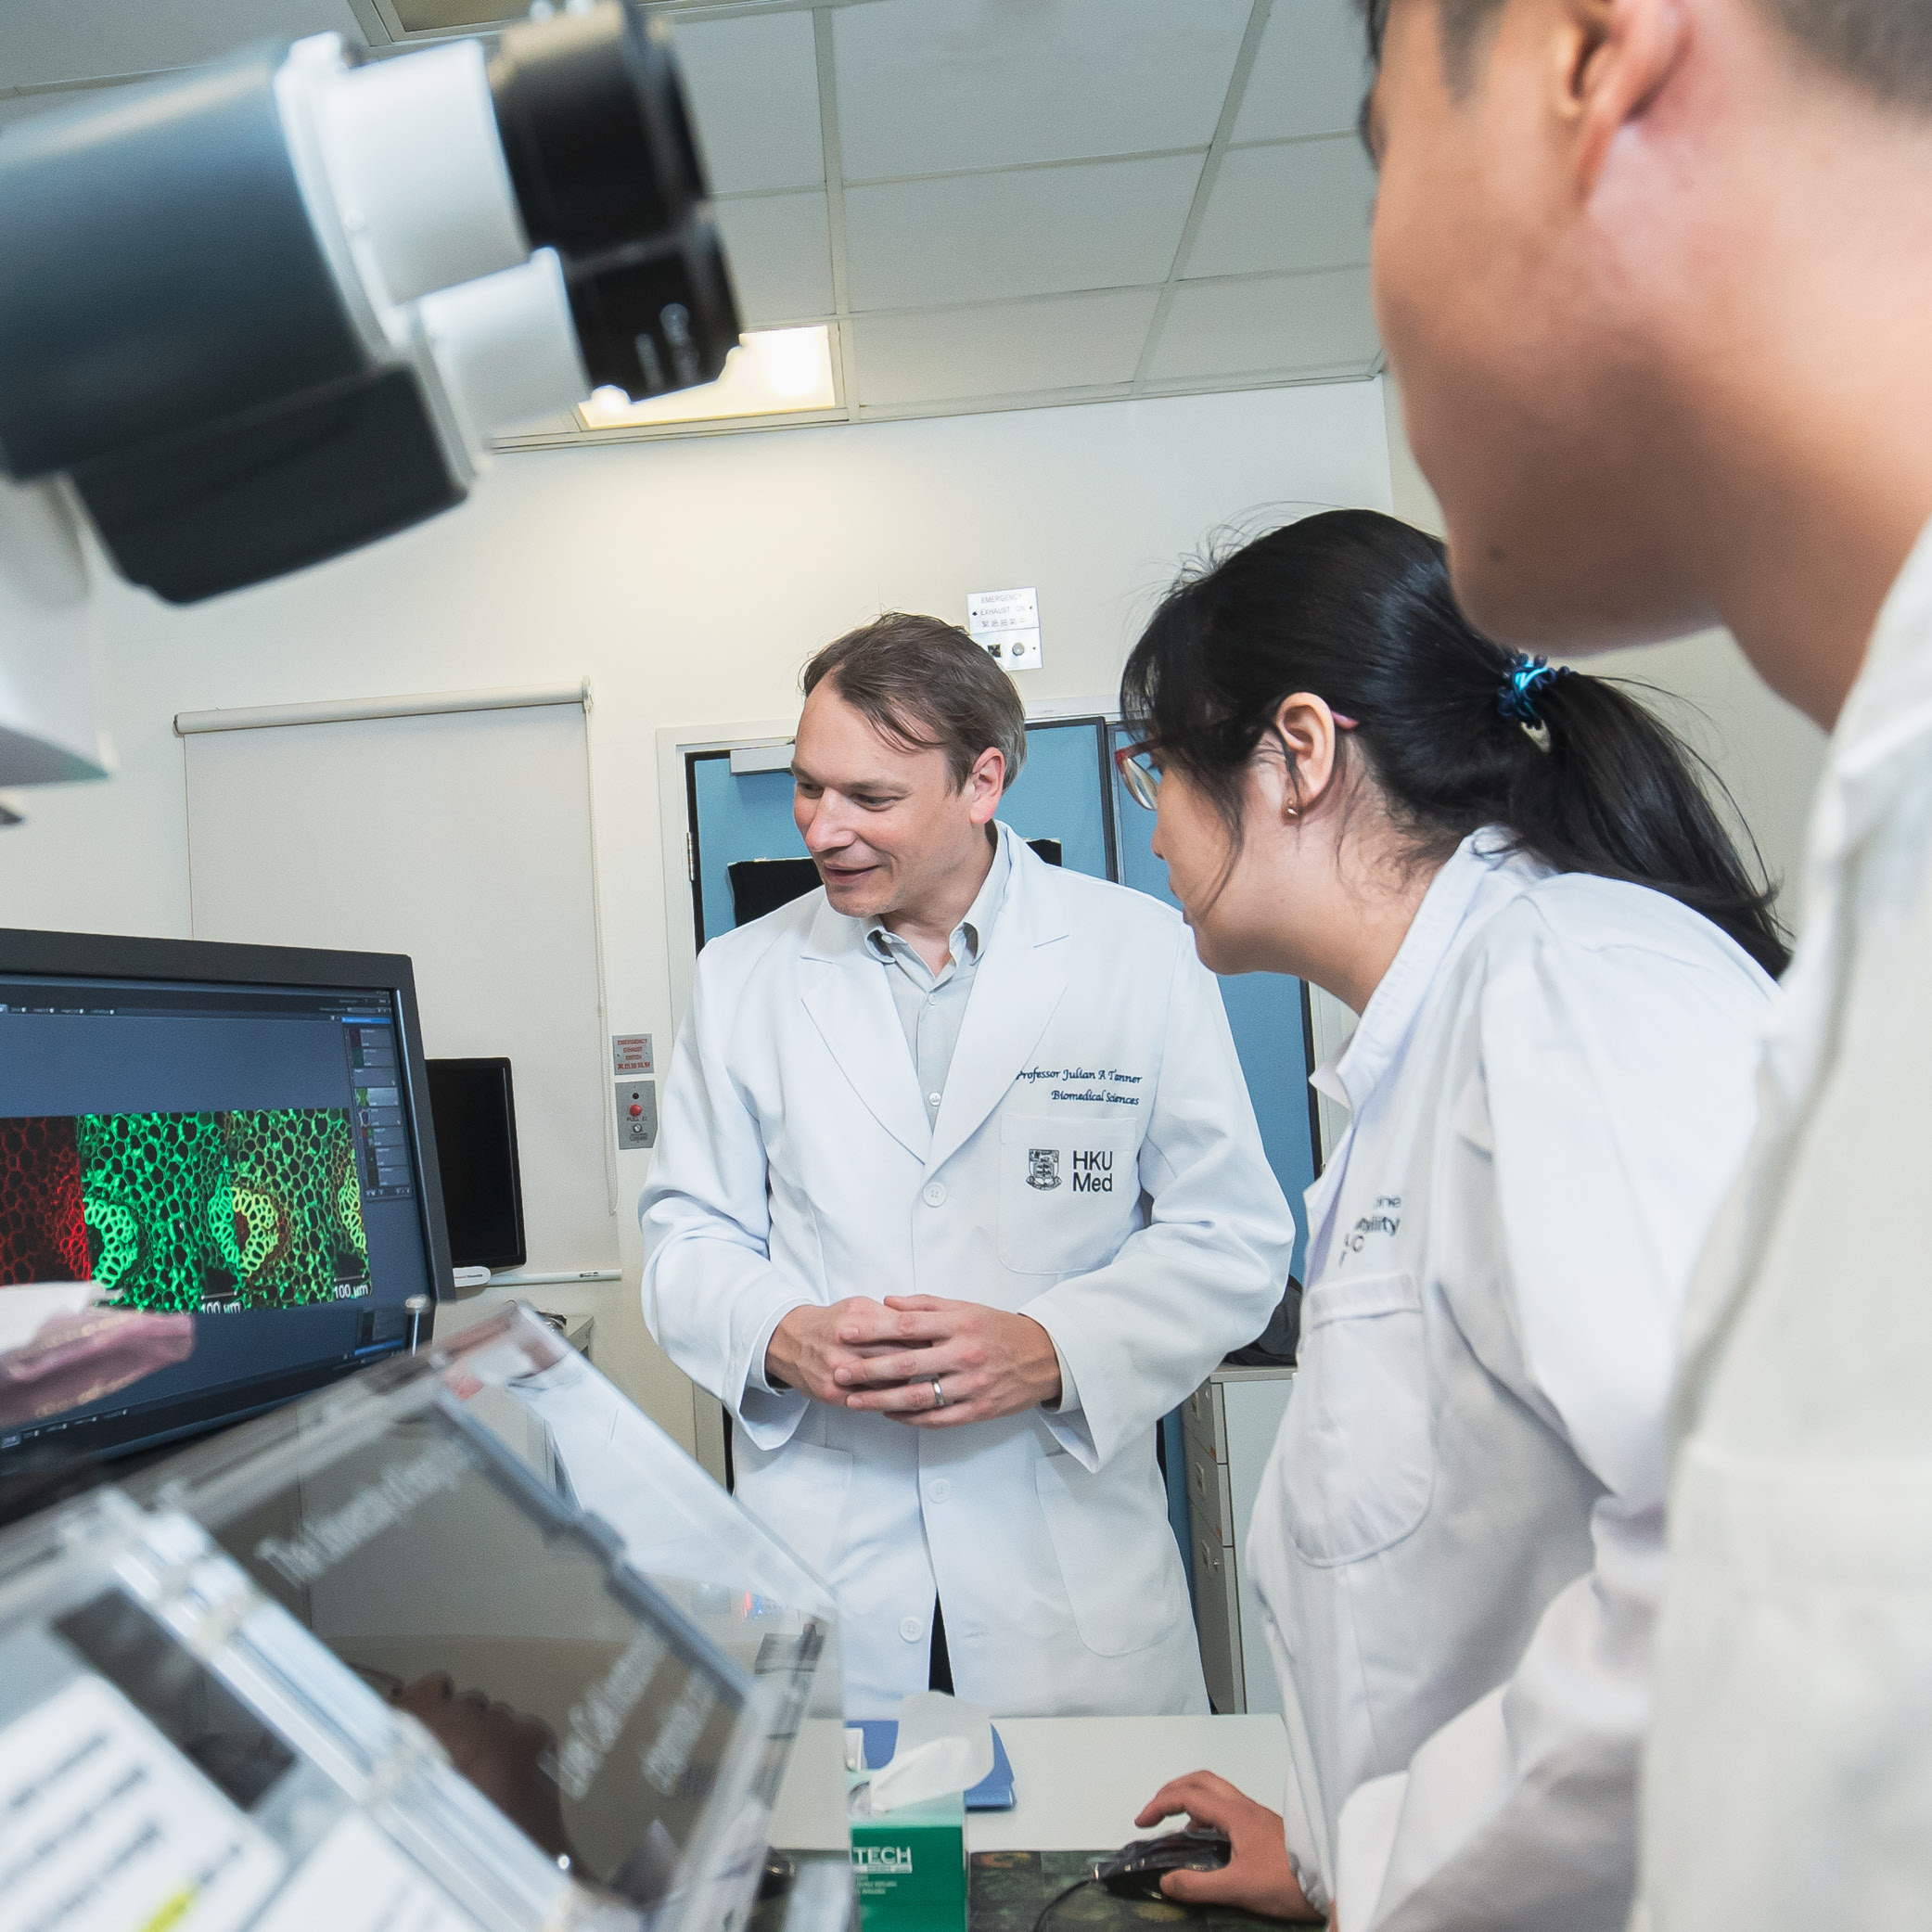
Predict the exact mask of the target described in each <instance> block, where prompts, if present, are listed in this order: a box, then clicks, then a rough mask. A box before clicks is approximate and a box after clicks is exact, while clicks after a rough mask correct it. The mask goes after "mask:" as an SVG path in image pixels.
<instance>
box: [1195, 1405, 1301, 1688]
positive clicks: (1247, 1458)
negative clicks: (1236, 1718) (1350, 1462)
mask: <svg viewBox="0 0 1932 1932" xmlns="http://www.w3.org/2000/svg"><path fill="white" fill-rule="evenodd" d="M1294 1385H1295V1371H1294V1370H1293V1369H1289V1368H1219V1369H1216V1370H1215V1371H1214V1373H1213V1374H1212V1375H1209V1377H1208V1379H1207V1380H1206V1381H1205V1382H1203V1383H1202V1384H1201V1386H1200V1387H1199V1388H1196V1390H1195V1392H1194V1393H1193V1394H1192V1395H1191V1396H1189V1397H1188V1398H1187V1401H1186V1402H1185V1403H1184V1405H1183V1408H1182V1412H1181V1438H1182V1442H1183V1444H1184V1447H1185V1450H1186V1455H1187V1504H1188V1511H1189V1515H1190V1516H1191V1517H1192V1527H1193V1545H1194V1547H1193V1552H1192V1554H1193V1558H1194V1614H1195V1623H1196V1627H1197V1629H1198V1630H1199V1631H1200V1640H1201V1669H1202V1671H1203V1673H1204V1674H1205V1675H1206V1677H1207V1680H1208V1695H1209V1698H1210V1699H1211V1700H1212V1702H1213V1705H1214V1708H1215V1709H1216V1710H1218V1711H1222V1712H1229V1711H1244V1710H1275V1711H1278V1710H1279V1709H1280V1708H1281V1692H1280V1690H1279V1688H1278V1687H1277V1686H1276V1684H1275V1681H1274V1669H1273V1664H1272V1663H1271V1662H1270V1661H1269V1657H1268V1644H1267V1639H1266V1638H1265V1637H1264V1636H1263V1635H1262V1631H1261V1606H1260V1599H1259V1598H1257V1597H1256V1595H1255V1593H1254V1588H1253V1586H1252V1584H1250V1583H1249V1582H1247V1580H1246V1579H1245V1578H1244V1577H1243V1576H1242V1573H1241V1571H1242V1561H1241V1552H1242V1547H1243V1545H1244V1544H1245V1543H1246V1542H1247V1530H1248V1525H1249V1524H1250V1523H1251V1522H1252V1520H1253V1518H1254V1506H1255V1494H1256V1491H1258V1490H1259V1489H1260V1485H1261V1472H1262V1470H1263V1469H1265V1468H1266V1466H1267V1464H1268V1458H1269V1456H1270V1455H1271V1454H1272V1453H1273V1450H1274V1438H1275V1436H1276V1434H1277V1433H1278V1432H1279V1430H1280V1428H1281V1419H1282V1416H1283V1415H1284V1414H1286V1410H1287V1406H1288V1395H1289V1392H1290V1390H1291V1389H1292V1388H1294Z"/></svg>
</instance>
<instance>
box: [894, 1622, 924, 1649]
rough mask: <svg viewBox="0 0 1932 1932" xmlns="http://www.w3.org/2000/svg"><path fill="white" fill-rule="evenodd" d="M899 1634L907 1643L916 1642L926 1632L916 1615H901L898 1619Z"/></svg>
mask: <svg viewBox="0 0 1932 1932" xmlns="http://www.w3.org/2000/svg"><path fill="white" fill-rule="evenodd" d="M899 1634H900V1635H901V1636H902V1637H903V1638H904V1639H905V1641H906V1642H907V1643H908V1644H916V1643H917V1642H918V1641H919V1639H920V1638H921V1637H923V1636H924V1635H925V1634H926V1626H925V1624H923V1623H922V1622H921V1621H920V1620H919V1619H918V1618H916V1617H902V1618H901V1619H899Z"/></svg>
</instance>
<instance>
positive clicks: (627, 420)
mask: <svg viewBox="0 0 1932 1932" xmlns="http://www.w3.org/2000/svg"><path fill="white" fill-rule="evenodd" d="M837 408H838V388H837V386H836V385H835V383H834V382H833V379H832V331H831V329H830V328H829V327H828V326H826V325H825V324H823V323H821V324H820V325H819V326H816V327H814V328H768V329H758V330H755V331H753V332H752V333H751V334H749V335H746V336H741V337H739V339H738V346H737V347H736V349H734V350H733V351H732V352H731V353H730V354H729V355H728V356H727V357H726V358H725V360H724V373H723V375H722V376H721V377H719V378H718V379H717V381H716V382H707V383H704V384H702V385H700V386H699V387H698V388H697V389H686V390H675V391H674V392H673V393H672V394H671V395H668V396H653V397H651V398H650V399H649V400H648V401H646V402H643V403H633V402H632V401H631V399H630V398H629V397H628V396H627V395H625V394H624V392H623V390H617V389H600V390H596V391H595V393H594V394H593V395H592V397H591V399H590V401H589V402H587V403H584V404H582V407H581V408H579V410H578V412H577V415H578V417H579V419H580V420H581V421H582V424H583V427H584V428H585V429H639V428H647V427H649V426H652V425H655V424H659V423H704V422H723V421H729V420H732V419H734V418H737V417H746V416H810V415H812V414H813V413H815V412H818V411H822V410H831V409H837Z"/></svg>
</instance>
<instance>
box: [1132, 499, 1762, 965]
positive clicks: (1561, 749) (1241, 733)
mask: <svg viewBox="0 0 1932 1932" xmlns="http://www.w3.org/2000/svg"><path fill="white" fill-rule="evenodd" d="M1521 668H1522V660H1521V659H1517V658H1516V657H1515V656H1514V655H1513V654H1512V653H1510V652H1508V651H1505V650H1503V648H1502V647H1501V646H1498V645H1496V644H1493V643H1491V641H1490V640H1489V639H1488V638H1487V637H1484V636H1483V635H1482V634H1481V633H1479V632H1478V631H1476V630H1474V629H1472V628H1471V627H1470V625H1469V623H1468V621H1466V620H1465V618H1464V616H1463V614H1462V612H1461V611H1460V610H1459V609H1458V608H1456V603H1455V599H1454V597H1453V595H1452V593H1451V590H1450V586H1449V569H1448V563H1447V559H1446V557H1445V554H1444V551H1443V548H1442V545H1441V544H1439V543H1438V542H1437V541H1436V539H1435V538H1433V537H1431V536H1428V535H1427V534H1426V533H1425V532H1423V531H1419V530H1414V529H1412V528H1411V527H1410V526H1409V525H1408V524H1406V523H1399V522H1397V521H1396V519H1395V518H1392V517H1384V516H1380V515H1378V514H1377V513H1375V511H1373V510H1334V511H1329V512H1326V513H1324V514H1323V515H1321V516H1316V517H1309V518H1303V519H1302V520H1301V521H1300V522H1299V523H1291V524H1289V525H1287V526H1286V528H1285V529H1282V530H1277V531H1273V532H1272V533H1271V534H1270V535H1268V536H1265V537H1262V538H1260V539H1259V540H1258V541H1257V542H1255V543H1252V544H1248V545H1247V546H1246V547H1245V548H1244V549H1241V550H1237V551H1235V553H1234V554H1233V555H1231V556H1228V557H1223V558H1222V559H1221V560H1220V561H1218V562H1215V563H1213V564H1211V565H1209V567H1207V568H1205V569H1199V570H1196V571H1192V572H1189V573H1188V574H1187V575H1185V576H1184V577H1183V578H1182V579H1181V581H1180V582H1178V583H1176V584H1175V585H1174V587H1173V588H1172V589H1171V591H1170V592H1169V593H1168V595H1167V596H1166V597H1165V598H1164V599H1163V600H1162V602H1161V605H1160V607H1159V608H1158V610H1157V611H1156V612H1155V614H1154V618H1153V621H1151V622H1150V623H1149V624H1148V626H1147V628H1146V630H1145V633H1144V634H1143V635H1142V637H1141V640H1140V642H1139V643H1138V644H1137V645H1136V646H1134V648H1133V651H1132V655H1131V656H1130V657H1129V659H1128V660H1127V668H1126V670H1125V672H1123V673H1122V674H1121V684H1120V705H1121V710H1122V713H1123V714H1124V716H1125V717H1126V718H1127V720H1128V721H1129V723H1130V725H1131V726H1132V729H1133V730H1134V731H1135V732H1136V734H1137V735H1139V736H1144V737H1146V738H1148V739H1151V740H1152V741H1153V742H1154V743H1155V744H1157V745H1158V748H1159V752H1160V756H1161V757H1162V759H1164V760H1165V761H1168V762H1170V763H1172V764H1174V765H1176V766H1178V767H1179V768H1180V769H1182V770H1183V771H1184V772H1185V773H1186V774H1187V775H1188V777H1189V778H1190V779H1191V780H1193V781H1194V783H1196V785H1198V786H1199V787H1201V789H1202V790H1203V791H1204V792H1206V793H1207V795H1208V796H1209V798H1210V799H1211V800H1213V802H1214V805H1215V807H1216V809H1217V811H1218V812H1220V814H1221V817H1222V822H1223V824H1224V825H1226V826H1227V828H1228V832H1229V836H1230V839H1231V841H1232V843H1231V851H1237V850H1238V849H1239V844H1240V838H1241V800H1242V796H1243V774H1244V773H1245V771H1246V768H1247V763H1248V761H1249V760H1250V759H1251V758H1252V757H1253V756H1254V753H1255V750H1256V748H1258V747H1259V746H1260V743H1261V740H1262V739H1263V737H1264V736H1268V735H1269V734H1270V733H1271V731H1272V729H1273V718H1274V713H1275V711H1276V710H1277V708H1278V707H1279V706H1280V704H1281V701H1282V700H1283V699H1284V698H1285V697H1289V696H1290V695H1291V694H1293V693H1294V692H1297V691H1308V692H1312V693H1314V694H1315V695H1317V696H1319V697H1323V698H1324V699H1325V700H1326V701H1327V703H1328V705H1329V707H1330V708H1331V709H1332V710H1335V711H1337V712H1338V713H1340V714H1341V715H1342V716H1344V717H1347V718H1352V719H1354V720H1355V721H1356V729H1354V730H1353V731H1350V732H1347V733H1345V734H1344V735H1343V741H1344V743H1345V744H1346V745H1347V746H1349V748H1350V752H1351V753H1352V754H1358V755H1360V757H1361V758H1362V759H1363V761H1364V763H1365V764H1366V766H1367V768H1368V774H1369V776H1370V777H1371V778H1372V780H1373V781H1374V783H1375V788H1376V790H1377V791H1378V792H1379V793H1380V795H1381V797H1382V800H1383V801H1384V803H1385V804H1386V806H1387V809H1388V812H1389V815H1390V818H1391V819H1392V821H1393V823H1394V825H1395V826H1396V828H1397V830H1398V832H1399V833H1400V834H1401V837H1402V838H1404V839H1405V840H1406V841H1407V843H1408V844H1409V847H1410V849H1411V851H1413V853H1414V856H1415V858H1416V859H1417V860H1418V861H1424V860H1427V861H1431V862H1434V863H1436V864H1439V863H1440V862H1441V861H1442V860H1444V859H1446V858H1448V856H1449V855H1450V853H1451V852H1452V851H1454V850H1455V849H1456V847H1457V846H1458V845H1459V844H1460V843H1461V842H1462V841H1463V839H1464V838H1466V837H1467V836H1468V835H1469V834H1470V833H1471V832H1474V831H1476V830H1478V829H1479V828H1480V827H1482V826H1484V825H1498V826H1501V827H1503V829H1504V830H1506V831H1507V832H1508V833H1509V834H1510V836H1511V837H1512V838H1513V839H1514V840H1515V842H1516V846H1517V848H1518V849H1519V850H1521V851H1524V852H1527V853H1528V854H1529V855H1530V856H1531V857H1532V858H1535V859H1538V860H1541V861H1542V863H1543V864H1546V865H1548V866H1550V867H1551V868H1552V869H1553V870H1554V871H1556V872H1584V873H1593V874H1595V875H1596V876H1599V877H1602V878H1615V879H1625V880H1628V881H1630V882H1631V883H1632V884H1634V885H1640V886H1648V887H1650V888H1652V889H1654V890H1657V891H1659V892H1666V893H1669V894H1670V897H1671V898H1672V899H1675V900H1678V901H1680V902H1682V903H1683V904H1684V905H1687V906H1689V907H1690V908H1691V909H1692V910H1693V911H1695V912H1698V913H1701V914H1702V915H1704V916H1705V917H1706V918H1707V919H1708V920H1709V921H1710V922H1711V923H1712V925H1714V926H1716V927H1718V928H1721V930H1722V931H1724V932H1726V933H1728V934H1729V935H1730V936H1731V938H1732V939H1734V940H1736V941H1737V943H1738V944H1739V945H1740V946H1742V947H1743V948H1744V950H1745V951H1746V953H1749V954H1750V955H1751V957H1752V958H1753V959H1755V960H1756V961H1757V962H1758V964H1759V966H1762V967H1763V968H1764V970H1765V971H1766V972H1767V973H1770V974H1771V975H1772V977H1773V978H1775V977H1777V976H1778V975H1779V974H1781V973H1782V972H1783V971H1784V969H1785V965H1786V964H1787V963H1788V961H1789V959H1790V952H1789V949H1788V948H1787V946H1786V945H1785V936H1784V934H1783V932H1782V931H1781V929H1780V928H1779V926H1778V923H1777V920H1776V919H1775V918H1774V916H1773V915H1772V909H1771V907H1772V889H1771V888H1770V886H1769V885H1767V884H1765V883H1762V882H1761V881H1760V878H1759V877H1758V876H1754V874H1753V871H1752V870H1749V869H1747V868H1746V865H1745V864H1744V862H1743V861H1742V860H1741V859H1740V857H1739V856H1738V853H1737V851H1736V848H1735V847H1734V845H1733V844H1732V842H1731V839H1730V837H1729V835H1728V834H1727V833H1726V832H1725V830H1724V827H1723V825H1722V823H1721V821H1720V819H1719V817H1718V815H1717V813H1716V812H1715V811H1714V810H1713V809H1712V807H1711V804H1710V801H1709V800H1708V798H1707V796H1706V794H1705V789H1704V785H1705V784H1708V785H1710V786H1713V787H1715V788H1716V789H1717V790H1718V791H1719V792H1720V793H1722V792H1723V787H1722V784H1721V781H1720V780H1719V779H1718V778H1717V776H1716V774H1714V773H1713V772H1712V771H1711V770H1710V768H1709V767H1708V765H1707V764H1706V763H1705V761H1703V760H1702V759H1700V758H1699V757H1698V756H1697V755H1696V753H1695V752H1694V751H1693V750H1691V748H1689V747H1688V746H1686V745H1685V744H1683V741H1682V740H1681V739H1679V738H1678V737H1677V736H1675V735H1674V734H1673V733H1671V732H1670V730H1669V729H1667V728H1666V727H1665V726H1664V725H1663V724H1662V723H1659V722H1658V720H1657V718H1656V717H1655V716H1654V715H1653V714H1652V713H1651V712H1650V711H1649V710H1646V709H1645V708H1644V706H1643V705H1642V704H1640V703H1638V702H1637V700H1636V699H1635V698H1633V697H1631V696H1630V695H1629V694H1628V693H1627V692H1626V691H1624V690H1622V689H1620V688H1619V686H1618V685H1614V684H1612V683H1610V682H1609V681H1608V680H1606V679H1604V678H1597V677H1588V676H1582V675H1579V674H1575V673H1571V672H1560V673H1555V674H1551V673H1545V674H1543V675H1542V676H1540V677H1536V678H1534V679H1533V680H1528V681H1527V682H1528V683H1529V690H1528V691H1527V693H1524V694H1522V697H1521V698H1520V700H1519V701H1518V700H1513V699H1512V698H1511V697H1510V696H1509V695H1508V694H1509V693H1510V691H1511V688H1512V684H1511V672H1512V670H1513V669H1516V670H1518V671H1520V670H1521ZM1525 682H1526V680H1525V679H1524V678H1522V677H1521V676H1518V678H1517V679H1516V685H1518V686H1520V685H1523V684H1524V683H1525ZM1525 710H1527V711H1528V713H1529V717H1530V718H1534V719H1540V720H1541V725H1540V726H1535V725H1529V727H1528V728H1526V723H1527V721H1526V719H1525V717H1524V712H1525ZM1513 713H1514V715H1513ZM1700 776H1701V777H1702V779H1703V781H1704V784H1700V783H1699V778H1700ZM1725 796H1727V797H1728V794H1725ZM1752 857H1753V859H1754V861H1756V860H1757V857H1758V855H1757V851H1756V848H1755V847H1753V849H1752ZM1757 871H1758V873H1759V874H1760V875H1761V871H1762V866H1761V862H1759V864H1758V866H1757Z"/></svg>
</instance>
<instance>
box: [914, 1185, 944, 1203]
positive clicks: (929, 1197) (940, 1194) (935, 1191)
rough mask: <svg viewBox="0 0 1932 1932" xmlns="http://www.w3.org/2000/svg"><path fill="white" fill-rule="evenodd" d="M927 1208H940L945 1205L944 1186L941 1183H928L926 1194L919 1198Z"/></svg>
mask: <svg viewBox="0 0 1932 1932" xmlns="http://www.w3.org/2000/svg"><path fill="white" fill-rule="evenodd" d="M920 1198H921V1199H922V1200H923V1201H924V1202H925V1203H926V1205H927V1206H928V1208H942V1207H944V1206H945V1203H946V1184H945V1183H944V1182H943V1181H928V1183H927V1184H926V1192H925V1193H924V1194H923V1195H922V1196H920Z"/></svg>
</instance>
